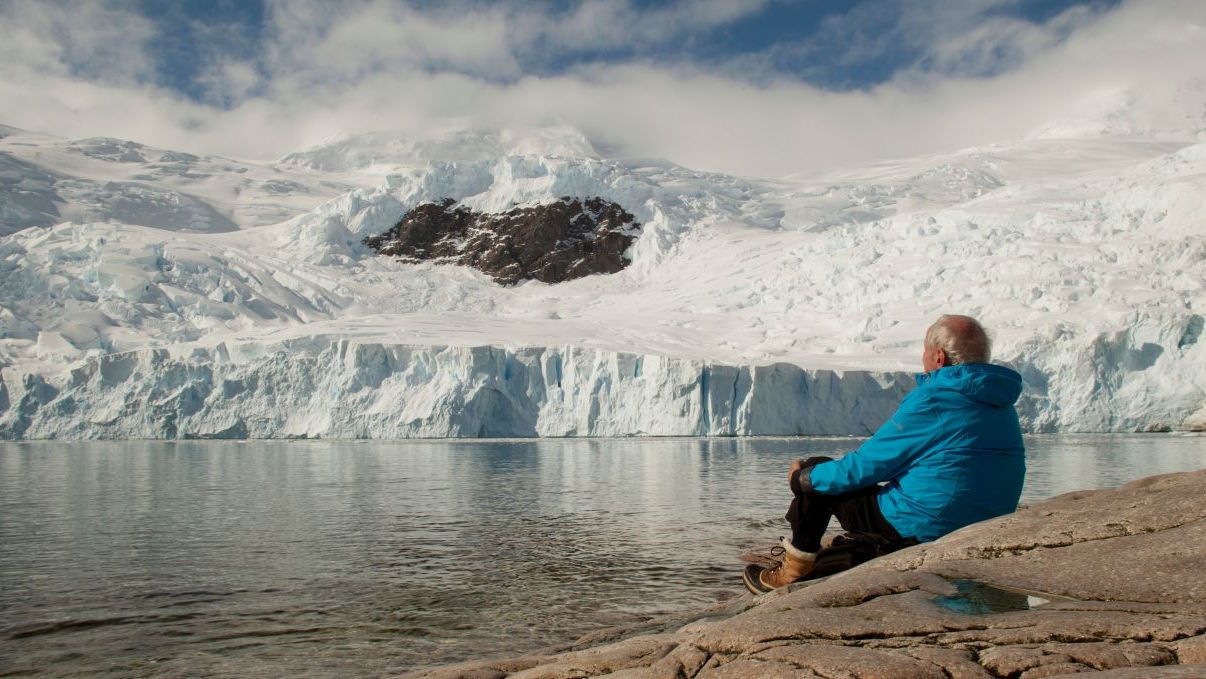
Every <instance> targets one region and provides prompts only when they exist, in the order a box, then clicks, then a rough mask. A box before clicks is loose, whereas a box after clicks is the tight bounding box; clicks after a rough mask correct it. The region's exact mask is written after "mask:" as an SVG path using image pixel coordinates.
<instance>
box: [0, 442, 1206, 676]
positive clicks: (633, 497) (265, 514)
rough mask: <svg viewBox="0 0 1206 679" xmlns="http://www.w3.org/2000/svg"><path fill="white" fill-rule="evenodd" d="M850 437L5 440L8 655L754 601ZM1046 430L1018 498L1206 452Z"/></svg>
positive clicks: (231, 656) (237, 648)
mask: <svg viewBox="0 0 1206 679" xmlns="http://www.w3.org/2000/svg"><path fill="white" fill-rule="evenodd" d="M857 443H858V442H857V441H856V440H852V439H841V438H839V439H621V440H588V441H573V440H545V441H480V442H423V441H411V442H242V443H229V442H223V443H219V442H181V443H164V442H110V443H93V442H87V443H17V444H0V613H3V616H2V618H0V673H5V672H19V671H22V670H31V671H51V672H55V673H66V672H71V671H84V670H87V671H100V672H107V673H110V674H123V675H124V674H131V673H134V674H158V673H166V674H173V673H182V672H186V671H187V673H190V674H203V673H219V674H222V673H227V674H239V675H249V674H252V675H254V674H266V675H273V676H277V675H280V674H312V675H321V676H329V675H343V674H347V673H352V674H376V673H386V672H393V671H396V670H398V669H403V668H411V667H416V666H420V665H425V664H431V663H439V662H448V661H453V660H459V659H463V658H466V657H477V656H481V655H483V654H490V653H493V652H508V653H516V652H522V651H526V650H530V649H533V648H537V647H540V646H543V645H547V644H552V643H558V642H563V641H566V640H570V639H573V638H575V637H577V636H579V635H581V634H582V633H585V632H588V631H590V630H592V629H597V628H599V627H603V626H608V625H615V624H627V623H632V622H635V621H638V620H641V619H644V618H646V617H648V616H651V615H655V614H658V613H664V612H669V611H675V610H684V609H691V608H697V607H699V606H702V605H706V604H710V603H713V602H715V601H718V600H723V599H726V598H729V597H733V596H737V595H738V594H740V592H741V591H742V589H741V584H740V579H739V577H738V576H737V574H738V573H739V570H740V566H741V564H740V562H739V561H738V560H737V555H739V554H740V553H742V552H743V551H747V550H750V549H754V548H761V547H766V546H768V545H769V544H771V543H772V542H773V541H774V540H775V538H776V537H777V536H778V535H780V534H782V533H783V531H784V529H785V526H784V525H782V522H781V519H780V517H781V516H782V514H783V511H784V508H785V503H786V501H787V499H788V497H787V494H788V491H787V488H786V479H785V478H784V476H785V473H784V472H785V470H786V467H787V465H788V463H789V462H790V460H792V459H794V458H796V457H807V456H810V455H822V454H823V455H839V454H841V453H843V452H844V451H846V450H849V449H851V448H853V447H855V446H856V445H857ZM1203 443H1206V438H1202V437H1178V436H1150V435H1149V436H1121V437H1103V436H1080V437H1039V438H1034V439H1031V440H1030V450H1031V452H1030V456H1029V473H1028V476H1027V484H1026V491H1025V496H1024V501H1027V502H1032V501H1035V500H1038V499H1041V498H1043V497H1048V496H1051V495H1054V494H1057V493H1062V492H1065V491H1069V490H1074V489H1078V488H1089V487H1103V486H1113V485H1118V484H1119V483H1122V482H1125V481H1128V480H1131V479H1134V478H1138V477H1141V476H1147V475H1150V474H1153V473H1163V472H1169V471H1177V470H1186V469H1197V468H1200V467H1202V466H1203V465H1204V463H1206V449H1204V446H1203Z"/></svg>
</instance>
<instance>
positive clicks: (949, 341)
mask: <svg viewBox="0 0 1206 679" xmlns="http://www.w3.org/2000/svg"><path fill="white" fill-rule="evenodd" d="M925 345H926V346H927V347H937V348H939V349H941V350H942V351H943V352H945V353H946V357H947V360H948V365H959V364H960V363H988V361H989V360H990V359H991V357H992V340H991V339H990V338H989V337H988V331H986V330H985V329H984V326H982V325H980V322H979V321H977V320H976V319H974V318H972V317H971V316H956V315H953V314H946V315H943V316H940V317H939V318H938V320H937V321H934V324H933V325H931V326H930V328H929V330H926V331H925Z"/></svg>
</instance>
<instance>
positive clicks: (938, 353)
mask: <svg viewBox="0 0 1206 679" xmlns="http://www.w3.org/2000/svg"><path fill="white" fill-rule="evenodd" d="M934 362H935V363H937V364H938V367H939V368H941V367H943V366H947V365H950V364H949V363H947V362H946V350H945V349H942V348H941V347H935V348H934Z"/></svg>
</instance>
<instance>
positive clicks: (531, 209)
mask: <svg viewBox="0 0 1206 679" xmlns="http://www.w3.org/2000/svg"><path fill="white" fill-rule="evenodd" d="M454 206H456V201H455V200H452V199H451V198H447V199H444V200H443V201H442V202H439V203H423V204H422V205H418V206H416V207H415V208H414V209H412V210H410V211H409V212H407V213H406V215H404V216H403V217H402V219H401V220H400V221H399V222H398V223H397V224H395V225H394V227H393V228H391V229H390V230H389V231H387V232H385V233H383V234H380V235H377V236H370V237H368V238H365V239H364V243H365V244H366V245H368V246H369V247H371V248H373V249H374V250H376V251H377V252H379V253H380V254H383V255H392V256H395V257H400V258H402V259H404V260H409V261H424V260H433V261H435V262H438V263H442V264H463V265H465V266H471V267H474V268H475V269H479V270H481V271H483V272H485V273H486V274H489V275H490V276H491V277H493V278H494V280H496V281H498V282H499V283H502V284H504V285H510V284H514V283H518V282H519V281H521V280H530V279H535V280H538V281H542V282H545V283H561V282H563V281H568V280H573V279H575V278H581V277H583V276H589V275H591V274H596V273H616V272H617V271H620V270H621V269H623V268H624V267H625V266H627V265H628V262H629V259H628V258H627V257H626V256H625V252H626V251H627V250H628V248H629V247H630V246H631V245H632V242H633V241H634V240H636V236H637V234H639V233H640V227H641V225H640V223H638V222H637V221H636V218H635V217H633V215H632V214H630V213H629V212H627V211H625V210H624V208H622V207H620V205H618V204H617V203H612V202H608V201H605V200H603V199H602V198H597V197H596V198H586V199H578V198H571V197H569V196H566V197H564V198H562V199H561V200H559V201H557V202H554V203H549V204H547V205H535V206H524V207H517V208H514V209H512V210H508V211H507V212H503V213H499V214H490V213H484V212H477V211H475V210H471V209H469V208H467V207H464V206H460V207H454Z"/></svg>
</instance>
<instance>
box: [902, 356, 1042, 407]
mask: <svg viewBox="0 0 1206 679" xmlns="http://www.w3.org/2000/svg"><path fill="white" fill-rule="evenodd" d="M917 384H918V386H921V385H925V386H926V388H929V389H951V390H954V391H957V392H959V393H960V394H963V395H964V396H966V397H968V398H970V399H972V400H973V401H980V402H981V403H987V404H988V405H991V406H997V407H1001V406H1010V405H1013V404H1014V403H1016V402H1017V400H1018V396H1021V394H1022V376H1021V375H1019V374H1018V373H1017V371H1015V370H1011V369H1010V368H1006V367H1005V366H1003V365H992V364H989V363H964V364H962V365H949V366H946V367H944V368H939V369H938V370H935V371H934V372H931V373H925V374H922V375H918V377H917Z"/></svg>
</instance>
